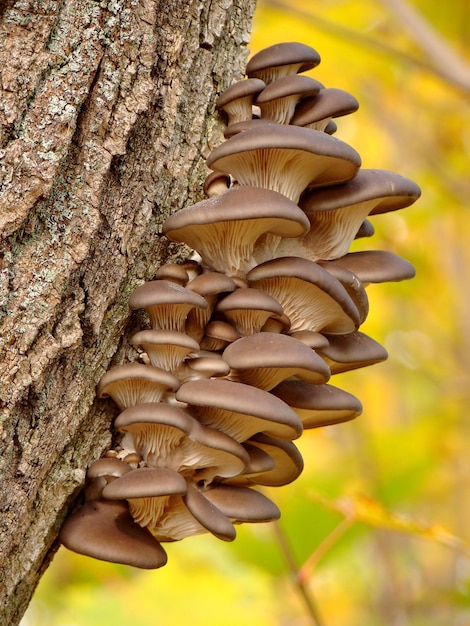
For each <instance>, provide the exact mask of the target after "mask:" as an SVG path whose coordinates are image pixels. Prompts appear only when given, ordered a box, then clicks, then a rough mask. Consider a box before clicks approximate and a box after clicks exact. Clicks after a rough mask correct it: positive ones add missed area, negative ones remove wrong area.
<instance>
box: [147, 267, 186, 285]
mask: <svg viewBox="0 0 470 626" xmlns="http://www.w3.org/2000/svg"><path fill="white" fill-rule="evenodd" d="M155 279H156V280H168V281H170V282H171V283H176V284H177V285H180V286H181V287H184V286H185V284H186V283H187V282H188V280H189V276H188V272H187V271H186V270H185V269H184V267H182V266H181V265H177V264H176V263H166V265H162V267H160V268H158V270H157V273H156V274H155Z"/></svg>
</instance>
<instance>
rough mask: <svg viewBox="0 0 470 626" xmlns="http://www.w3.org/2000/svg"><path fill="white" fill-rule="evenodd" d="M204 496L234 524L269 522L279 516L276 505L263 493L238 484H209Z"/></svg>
mask: <svg viewBox="0 0 470 626" xmlns="http://www.w3.org/2000/svg"><path fill="white" fill-rule="evenodd" d="M204 496H205V498H206V499H207V500H208V501H209V502H210V503H211V504H212V505H213V506H215V508H216V509H217V510H219V511H220V512H221V513H223V514H224V515H226V516H227V517H228V518H229V519H230V520H231V521H232V522H233V523H234V524H240V523H243V522H250V523H256V522H271V521H273V520H276V519H279V518H280V517H281V512H280V511H279V509H278V507H277V506H276V505H275V504H274V502H272V501H271V500H270V499H269V498H267V497H266V496H265V495H263V494H262V493H260V492H259V491H256V490H255V489H251V488H249V487H243V486H239V485H225V484H224V485H211V486H210V487H209V489H207V490H206V491H205V492H204Z"/></svg>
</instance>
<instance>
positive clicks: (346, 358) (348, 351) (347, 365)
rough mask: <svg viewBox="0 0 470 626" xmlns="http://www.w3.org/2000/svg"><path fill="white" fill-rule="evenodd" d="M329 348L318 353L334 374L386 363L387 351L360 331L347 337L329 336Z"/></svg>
mask: <svg viewBox="0 0 470 626" xmlns="http://www.w3.org/2000/svg"><path fill="white" fill-rule="evenodd" d="M327 339H328V346H327V347H326V348H321V349H319V350H318V351H319V352H320V354H321V355H322V357H323V358H324V359H325V361H326V362H327V363H328V365H329V367H330V369H331V373H332V374H339V373H341V372H348V371H350V370H354V369H358V368H360V367H367V366H368V365H374V364H375V363H380V362H381V361H385V360H386V359H387V357H388V354H387V351H386V350H385V348H384V347H383V346H381V345H380V344H379V343H378V342H377V341H375V340H374V339H372V338H371V337H369V336H368V335H365V334H364V333H362V332H360V331H356V332H354V333H348V334H346V335H327Z"/></svg>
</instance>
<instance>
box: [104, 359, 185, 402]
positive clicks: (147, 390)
mask: <svg viewBox="0 0 470 626" xmlns="http://www.w3.org/2000/svg"><path fill="white" fill-rule="evenodd" d="M179 384H180V383H179V380H178V379H177V378H176V377H175V376H173V375H172V374H170V372H167V371H166V370H163V369H161V368H159V367H152V366H150V365H142V364H140V363H127V364H125V365H116V366H115V367H112V368H111V369H110V370H108V371H107V372H106V374H104V375H103V376H102V377H101V379H100V381H99V383H98V388H97V392H96V393H97V396H98V397H99V398H107V397H109V396H110V397H111V398H112V399H113V400H114V402H115V403H116V404H117V405H118V407H119V408H120V409H124V408H126V407H128V406H132V405H134V404H139V403H143V402H160V400H161V399H162V398H163V396H164V395H165V393H166V392H168V391H169V390H171V391H176V389H177V388H178V387H179Z"/></svg>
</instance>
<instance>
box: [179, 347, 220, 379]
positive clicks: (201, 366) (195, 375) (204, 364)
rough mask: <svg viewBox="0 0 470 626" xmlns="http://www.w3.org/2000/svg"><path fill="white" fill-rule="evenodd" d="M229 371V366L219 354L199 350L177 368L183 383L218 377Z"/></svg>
mask: <svg viewBox="0 0 470 626" xmlns="http://www.w3.org/2000/svg"><path fill="white" fill-rule="evenodd" d="M229 373H230V366H229V365H228V364H227V363H226V362H225V361H224V360H223V359H222V357H221V356H220V354H217V353H213V352H205V351H201V352H200V353H199V354H197V355H195V356H194V357H193V358H188V359H186V360H185V362H184V363H183V364H182V366H181V367H180V369H179V370H178V379H179V380H180V381H181V382H182V383H183V382H184V383H187V382H189V381H190V380H199V379H200V378H219V377H222V376H227V375H228V374H229Z"/></svg>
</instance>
